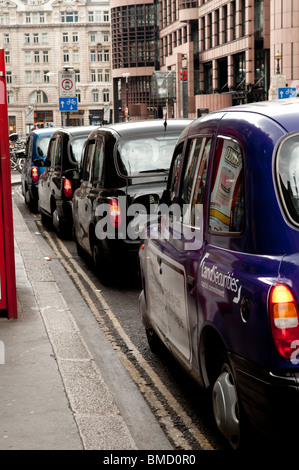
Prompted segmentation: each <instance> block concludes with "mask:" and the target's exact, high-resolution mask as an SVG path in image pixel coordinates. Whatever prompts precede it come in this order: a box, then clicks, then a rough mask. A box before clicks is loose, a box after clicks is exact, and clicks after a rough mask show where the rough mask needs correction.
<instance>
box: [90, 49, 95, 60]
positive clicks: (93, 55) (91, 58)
mask: <svg viewBox="0 0 299 470" xmlns="http://www.w3.org/2000/svg"><path fill="white" fill-rule="evenodd" d="M90 61H91V62H95V61H96V51H95V50H94V49H92V50H91V51H90Z"/></svg>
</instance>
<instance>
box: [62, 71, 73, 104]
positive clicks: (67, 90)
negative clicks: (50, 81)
mask: <svg viewBox="0 0 299 470" xmlns="http://www.w3.org/2000/svg"><path fill="white" fill-rule="evenodd" d="M58 79H59V96H60V97H61V98H66V97H73V96H76V84H75V72H73V71H70V70H63V71H62V72H59V74H58Z"/></svg>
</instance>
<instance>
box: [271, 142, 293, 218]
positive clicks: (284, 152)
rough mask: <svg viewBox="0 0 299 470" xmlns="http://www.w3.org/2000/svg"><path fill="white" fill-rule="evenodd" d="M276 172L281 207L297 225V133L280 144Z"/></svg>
mask: <svg viewBox="0 0 299 470" xmlns="http://www.w3.org/2000/svg"><path fill="white" fill-rule="evenodd" d="M276 172H277V180H278V187H279V190H280V191H279V192H280V196H281V199H282V203H283V208H284V210H285V212H286V215H287V217H288V218H289V219H290V220H291V222H292V223H293V224H294V225H296V226H298V227H299V134H294V135H292V136H290V137H288V138H286V139H285V140H284V141H283V142H282V144H281V145H280V147H279V149H278V153H277V167H276Z"/></svg>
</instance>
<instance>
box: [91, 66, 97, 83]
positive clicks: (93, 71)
mask: <svg viewBox="0 0 299 470" xmlns="http://www.w3.org/2000/svg"><path fill="white" fill-rule="evenodd" d="M90 73H91V81H92V82H96V71H95V69H91V71H90Z"/></svg>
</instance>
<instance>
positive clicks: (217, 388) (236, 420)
mask: <svg viewBox="0 0 299 470" xmlns="http://www.w3.org/2000/svg"><path fill="white" fill-rule="evenodd" d="M212 403H213V412H214V418H215V421H216V424H217V426H218V428H219V430H220V432H221V433H222V434H223V435H224V436H225V438H226V439H227V440H228V441H229V443H230V445H231V447H232V448H233V449H239V448H240V446H241V416H242V413H241V406H240V402H239V399H238V392H237V388H236V385H235V380H234V376H233V373H232V370H231V367H230V365H229V362H228V361H226V360H225V361H223V362H222V366H221V370H220V374H219V375H218V377H217V378H216V380H215V382H214V386H213V390H212Z"/></svg>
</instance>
